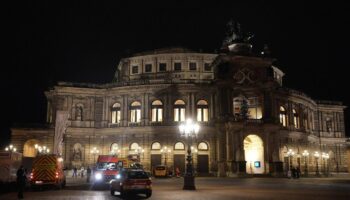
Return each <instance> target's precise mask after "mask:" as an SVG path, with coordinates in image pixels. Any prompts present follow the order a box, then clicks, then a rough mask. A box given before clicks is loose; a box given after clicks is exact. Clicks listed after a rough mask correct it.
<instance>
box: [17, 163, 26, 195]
mask: <svg viewBox="0 0 350 200" xmlns="http://www.w3.org/2000/svg"><path fill="white" fill-rule="evenodd" d="M16 175H17V186H18V194H17V197H18V199H23V191H24V187H25V186H26V179H27V175H26V173H25V169H24V168H23V165H21V166H20V167H19V168H18V170H17V173H16Z"/></svg>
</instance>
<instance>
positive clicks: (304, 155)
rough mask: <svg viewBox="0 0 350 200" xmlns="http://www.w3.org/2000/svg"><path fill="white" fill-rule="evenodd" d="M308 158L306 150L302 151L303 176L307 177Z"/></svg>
mask: <svg viewBox="0 0 350 200" xmlns="http://www.w3.org/2000/svg"><path fill="white" fill-rule="evenodd" d="M308 156H309V152H308V151H307V150H304V152H303V157H304V170H305V171H304V176H308V169H307V158H308Z"/></svg>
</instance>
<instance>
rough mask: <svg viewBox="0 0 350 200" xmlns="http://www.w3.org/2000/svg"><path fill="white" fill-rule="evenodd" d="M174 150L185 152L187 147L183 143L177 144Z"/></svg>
mask: <svg viewBox="0 0 350 200" xmlns="http://www.w3.org/2000/svg"><path fill="white" fill-rule="evenodd" d="M174 149H175V150H184V149H185V145H184V143H182V142H176V143H175V145H174Z"/></svg>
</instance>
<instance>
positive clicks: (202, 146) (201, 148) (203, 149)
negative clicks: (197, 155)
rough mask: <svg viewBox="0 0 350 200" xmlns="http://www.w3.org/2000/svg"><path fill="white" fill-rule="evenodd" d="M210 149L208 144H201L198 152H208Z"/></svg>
mask: <svg viewBox="0 0 350 200" xmlns="http://www.w3.org/2000/svg"><path fill="white" fill-rule="evenodd" d="M208 149H209V148H208V145H207V143H205V142H201V143H199V144H198V150H202V151H206V150H208Z"/></svg>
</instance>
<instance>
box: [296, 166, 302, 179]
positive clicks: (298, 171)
mask: <svg viewBox="0 0 350 200" xmlns="http://www.w3.org/2000/svg"><path fill="white" fill-rule="evenodd" d="M300 173H301V172H300V168H299V166H298V167H297V169H296V178H300Z"/></svg>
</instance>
